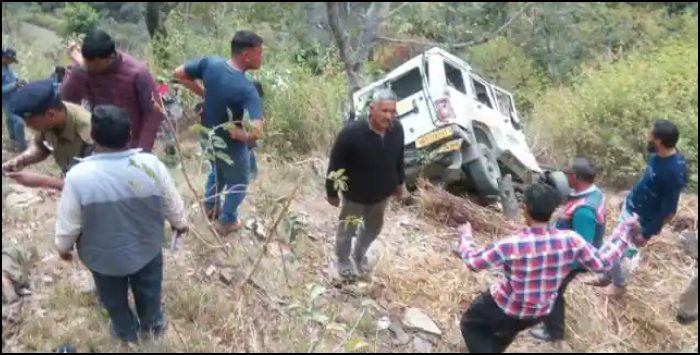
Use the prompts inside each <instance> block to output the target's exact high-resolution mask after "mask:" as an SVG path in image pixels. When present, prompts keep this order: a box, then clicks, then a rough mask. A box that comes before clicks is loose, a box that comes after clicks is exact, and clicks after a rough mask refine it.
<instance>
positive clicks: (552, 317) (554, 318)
mask: <svg viewBox="0 0 700 355" xmlns="http://www.w3.org/2000/svg"><path fill="white" fill-rule="evenodd" d="M585 272H586V271H584V270H576V271H572V272H570V273H569V274H568V275H566V278H564V281H563V282H562V284H561V286H559V291H558V293H559V296H558V297H557V301H556V302H555V303H554V308H553V309H552V313H550V314H549V316H547V317H546V318H545V319H544V327H545V329H547V332H548V333H549V335H550V336H551V337H552V339H553V340H563V339H564V332H565V330H564V329H565V326H566V299H565V298H564V294H565V293H566V289H567V288H568V287H569V284H571V282H572V281H574V279H575V278H576V277H577V276H578V275H581V274H583V273H585Z"/></svg>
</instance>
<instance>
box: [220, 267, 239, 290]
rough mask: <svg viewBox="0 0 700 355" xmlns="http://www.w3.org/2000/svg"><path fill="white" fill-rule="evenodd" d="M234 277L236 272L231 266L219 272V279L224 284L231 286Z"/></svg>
mask: <svg viewBox="0 0 700 355" xmlns="http://www.w3.org/2000/svg"><path fill="white" fill-rule="evenodd" d="M235 279H236V273H235V271H233V269H231V268H226V269H223V270H221V272H220V273H219V280H221V282H223V283H224V285H226V286H231V285H232V284H233V281H234V280H235Z"/></svg>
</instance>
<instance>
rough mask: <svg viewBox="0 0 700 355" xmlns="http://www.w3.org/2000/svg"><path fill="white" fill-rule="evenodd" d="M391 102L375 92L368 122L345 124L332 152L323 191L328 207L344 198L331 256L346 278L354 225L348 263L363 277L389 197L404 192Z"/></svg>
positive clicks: (398, 129) (400, 139) (399, 136)
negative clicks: (353, 247)
mask: <svg viewBox="0 0 700 355" xmlns="http://www.w3.org/2000/svg"><path fill="white" fill-rule="evenodd" d="M396 103H397V98H396V95H395V94H394V93H393V92H391V91H390V90H380V91H378V92H376V93H375V95H374V98H373V101H372V105H371V107H370V112H369V119H368V120H366V121H365V120H360V121H354V122H350V123H348V124H347V125H346V126H345V127H344V128H343V130H342V131H341V132H340V134H339V135H338V138H337V140H336V142H335V145H334V146H333V151H332V152H331V158H330V164H329V167H328V179H327V181H326V191H327V196H328V202H329V203H330V204H331V205H332V206H335V207H339V206H340V205H341V203H340V202H341V201H340V197H339V192H340V193H342V197H343V203H342V208H341V211H340V226H339V227H338V235H337V239H336V255H337V257H338V261H337V262H338V265H337V266H338V274H339V275H340V276H341V277H342V278H345V279H353V278H354V277H355V276H356V273H355V270H353V265H352V263H351V260H350V254H351V247H352V238H353V237H354V236H355V234H356V232H357V230H358V227H360V226H362V231H361V233H360V235H359V238H358V240H357V242H356V243H355V250H354V251H353V253H352V259H353V260H352V261H354V262H355V264H356V265H357V268H358V272H359V273H366V272H368V271H370V269H369V265H368V262H367V257H366V256H365V254H366V253H367V250H368V249H369V247H370V245H371V244H372V242H373V241H374V240H375V239H376V238H377V236H378V235H379V233H380V232H381V230H382V226H383V223H384V211H385V209H386V206H387V203H388V201H389V197H391V195H392V194H393V195H395V196H397V197H400V196H401V194H402V192H403V184H404V179H405V172H404V157H403V155H404V154H403V153H404V133H403V127H402V126H401V123H400V122H399V121H397V120H396Z"/></svg>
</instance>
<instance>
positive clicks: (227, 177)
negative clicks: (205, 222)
mask: <svg viewBox="0 0 700 355" xmlns="http://www.w3.org/2000/svg"><path fill="white" fill-rule="evenodd" d="M229 154H230V157H231V159H232V160H233V163H231V164H227V163H226V162H223V161H221V160H219V159H217V160H216V161H215V162H213V163H211V170H210V171H209V177H208V178H207V184H206V187H205V194H204V197H205V199H206V202H205V206H206V207H207V209H209V210H212V209H213V208H214V207H221V200H222V196H221V195H222V194H224V196H223V202H224V203H223V204H224V206H223V209H221V213H220V216H219V222H221V224H232V223H236V222H237V221H238V208H239V207H240V205H241V203H243V200H244V199H245V196H246V191H247V189H248V183H249V181H250V165H251V164H250V160H251V159H250V150H249V149H248V148H247V147H237V149H235V150H234V151H233V152H232V153H231V152H229Z"/></svg>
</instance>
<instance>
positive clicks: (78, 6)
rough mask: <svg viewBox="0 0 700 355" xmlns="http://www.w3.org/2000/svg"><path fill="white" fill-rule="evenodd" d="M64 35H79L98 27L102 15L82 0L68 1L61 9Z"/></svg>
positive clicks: (102, 18) (102, 17)
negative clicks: (64, 24) (77, 0)
mask: <svg viewBox="0 0 700 355" xmlns="http://www.w3.org/2000/svg"><path fill="white" fill-rule="evenodd" d="M63 16H64V17H65V19H66V29H65V31H66V33H65V34H66V35H75V34H78V35H81V34H85V33H88V32H90V31H91V30H92V29H94V28H96V27H98V26H99V25H100V23H101V22H102V20H104V16H103V15H102V14H100V13H99V12H97V11H96V10H95V9H94V8H92V6H90V5H88V4H87V3H84V2H69V3H66V7H65V8H64V9H63Z"/></svg>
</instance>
